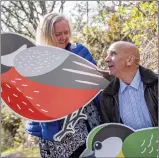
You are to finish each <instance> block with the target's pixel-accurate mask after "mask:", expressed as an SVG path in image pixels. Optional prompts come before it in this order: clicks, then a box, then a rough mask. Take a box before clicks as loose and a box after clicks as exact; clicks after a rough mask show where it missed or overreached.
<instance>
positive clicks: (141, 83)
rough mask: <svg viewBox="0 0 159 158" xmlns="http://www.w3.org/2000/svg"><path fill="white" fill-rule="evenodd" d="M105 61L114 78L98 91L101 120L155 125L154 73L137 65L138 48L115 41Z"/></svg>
mask: <svg viewBox="0 0 159 158" xmlns="http://www.w3.org/2000/svg"><path fill="white" fill-rule="evenodd" d="M105 61H106V63H107V65H108V69H109V70H108V71H109V74H110V75H113V76H115V78H114V79H113V80H112V81H111V82H110V84H109V85H108V87H107V88H106V89H105V90H104V91H103V92H102V94H101V105H100V111H101V116H102V122H103V123H108V122H116V123H124V124H125V125H128V126H130V127H132V128H133V129H141V128H147V127H153V126H158V77H157V75H156V74H155V73H153V72H152V71H151V70H148V69H146V68H144V67H142V66H140V65H139V61H140V55H139V50H138V48H137V47H136V46H135V45H134V44H132V43H129V42H124V41H119V42H115V43H113V44H112V45H111V46H110V47H109V49H108V54H107V57H106V59H105Z"/></svg>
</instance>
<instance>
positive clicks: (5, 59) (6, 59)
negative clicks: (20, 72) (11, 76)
mask: <svg viewBox="0 0 159 158" xmlns="http://www.w3.org/2000/svg"><path fill="white" fill-rule="evenodd" d="M26 48H27V45H26V44H24V45H23V46H21V47H20V48H19V49H17V50H16V51H14V52H12V53H11V54H8V55H3V56H1V64H3V65H5V66H14V59H15V57H16V55H18V54H19V53H20V52H21V51H23V50H24V49H26Z"/></svg>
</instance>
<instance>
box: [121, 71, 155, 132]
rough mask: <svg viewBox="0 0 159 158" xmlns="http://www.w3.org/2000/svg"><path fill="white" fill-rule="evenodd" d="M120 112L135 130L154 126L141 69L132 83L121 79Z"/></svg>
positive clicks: (126, 122)
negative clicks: (146, 100)
mask: <svg viewBox="0 0 159 158" xmlns="http://www.w3.org/2000/svg"><path fill="white" fill-rule="evenodd" d="M119 112H120V117H121V119H122V121H123V123H124V124H125V125H127V126H130V127H132V128H133V129H135V130H136V129H141V128H147V127H152V122H151V119H150V115H149V111H148V108H147V105H146V102H145V98H144V88H143V82H142V81H141V76H140V72H139V70H138V71H137V73H136V75H135V77H134V79H133V80H132V82H131V84H130V85H127V84H125V83H124V82H123V81H121V80H120V89H119Z"/></svg>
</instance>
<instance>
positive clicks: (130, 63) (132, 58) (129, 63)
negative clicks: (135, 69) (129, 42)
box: [126, 55, 135, 66]
mask: <svg viewBox="0 0 159 158" xmlns="http://www.w3.org/2000/svg"><path fill="white" fill-rule="evenodd" d="M134 62H135V56H134V55H130V56H128V58H127V60H126V64H127V66H131V65H132V64H133V63H134Z"/></svg>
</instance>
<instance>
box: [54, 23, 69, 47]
mask: <svg viewBox="0 0 159 158" xmlns="http://www.w3.org/2000/svg"><path fill="white" fill-rule="evenodd" d="M54 31H55V40H56V41H57V43H58V44H57V46H58V47H60V48H66V46H67V44H68V43H69V41H70V30H69V26H68V23H67V22H66V21H65V20H61V21H59V22H56V23H55V24H54Z"/></svg>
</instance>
